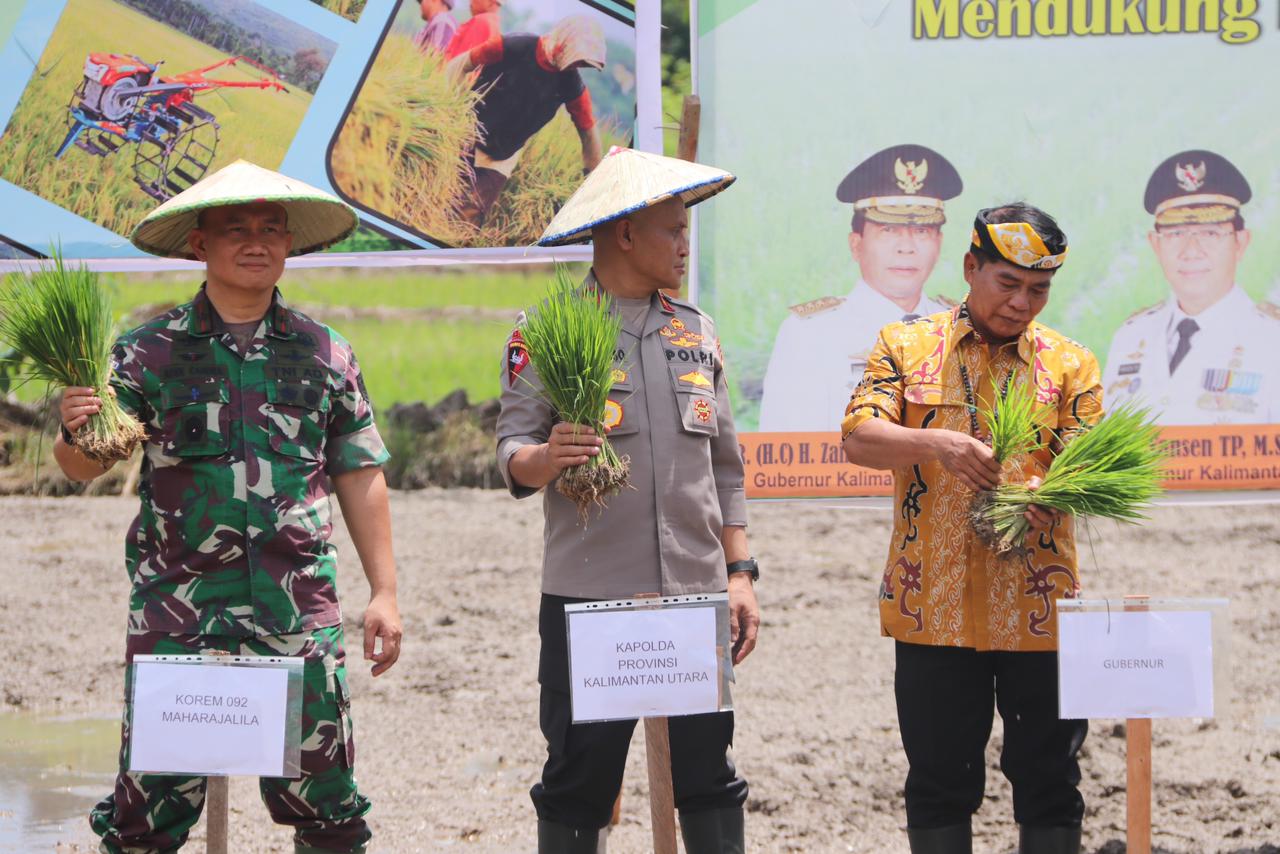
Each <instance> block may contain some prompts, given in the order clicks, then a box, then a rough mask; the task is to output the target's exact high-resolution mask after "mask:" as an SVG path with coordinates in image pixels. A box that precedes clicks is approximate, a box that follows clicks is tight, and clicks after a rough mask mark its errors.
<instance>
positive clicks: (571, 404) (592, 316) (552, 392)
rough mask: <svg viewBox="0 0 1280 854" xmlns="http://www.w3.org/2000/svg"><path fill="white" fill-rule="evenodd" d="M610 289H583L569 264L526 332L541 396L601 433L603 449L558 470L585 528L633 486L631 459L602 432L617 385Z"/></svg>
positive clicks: (530, 316) (561, 413) (617, 321)
mask: <svg viewBox="0 0 1280 854" xmlns="http://www.w3.org/2000/svg"><path fill="white" fill-rule="evenodd" d="M611 305H612V300H611V299H610V298H609V296H608V295H607V294H604V293H600V294H596V293H593V292H587V291H584V290H583V289H582V288H580V287H579V286H578V285H577V284H576V283H575V282H574V281H573V279H572V278H571V277H570V275H569V272H568V270H566V269H565V268H564V267H561V266H557V267H556V280H555V282H554V283H553V284H552V286H551V288H550V289H549V292H548V294H547V298H546V299H545V300H543V301H542V302H541V303H539V304H538V305H537V306H536V307H534V308H531V309H529V311H528V312H527V313H526V317H525V323H524V326H522V327H521V330H520V332H521V335H523V336H524V340H525V343H526V344H528V346H529V361H530V362H531V363H532V364H533V367H534V370H536V371H537V372H538V378H539V379H540V380H541V381H542V391H541V394H542V397H543V399H544V400H545V401H546V402H547V403H548V404H549V405H550V406H551V408H552V409H553V410H555V413H556V417H557V418H559V419H560V420H561V421H565V422H568V423H570V424H581V425H584V426H587V427H591V428H593V429H594V430H595V431H596V433H597V435H599V436H600V437H601V438H603V440H604V443H603V444H602V445H601V446H600V453H599V454H597V455H596V456H594V457H591V458H590V459H588V460H587V462H585V463H583V464H582V465H578V466H573V467H572V468H568V469H565V470H564V471H563V472H561V474H560V477H559V479H558V481H557V483H556V489H557V490H558V491H559V492H560V494H561V495H563V496H564V497H566V498H568V499H569V500H570V501H572V502H574V503H575V504H576V505H577V506H578V512H579V513H580V514H581V516H582V522H583V524H584V525H585V524H586V521H587V511H588V510H589V509H590V508H591V506H592V505H593V504H594V505H596V506H598V507H601V508H603V507H605V506H606V500H607V499H608V498H609V496H611V495H614V494H615V493H617V492H618V491H619V490H621V489H622V488H623V487H624V486H627V485H628V484H629V482H630V481H629V473H630V469H631V466H630V460H629V459H628V458H626V457H619V456H618V454H617V452H616V451H614V449H613V446H612V445H611V444H609V439H608V437H607V436H605V428H604V418H605V403H606V402H607V401H608V399H609V390H610V389H611V388H612V387H613V356H614V351H615V350H616V348H617V346H618V333H619V332H621V330H622V320H621V318H619V317H618V315H616V314H614V313H613V312H611V311H610V310H609V309H610V306H611Z"/></svg>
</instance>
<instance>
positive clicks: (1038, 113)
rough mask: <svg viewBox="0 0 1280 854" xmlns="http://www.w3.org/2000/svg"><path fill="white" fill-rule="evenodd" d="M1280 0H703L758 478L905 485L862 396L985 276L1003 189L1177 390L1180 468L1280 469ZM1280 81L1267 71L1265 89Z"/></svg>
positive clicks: (1093, 312) (1140, 387) (714, 297)
mask: <svg viewBox="0 0 1280 854" xmlns="http://www.w3.org/2000/svg"><path fill="white" fill-rule="evenodd" d="M1278 12H1280V10H1278V9H1277V2H1276V0H1263V2H1259V1H1258V0H812V2H807V3H803V4H799V3H792V2H787V0H701V2H700V20H699V22H698V28H699V38H698V42H697V44H698V61H697V67H698V69H699V70H698V87H699V92H700V94H701V96H702V103H703V110H702V121H703V124H702V136H701V150H700V155H701V157H702V158H703V159H705V160H706V161H708V162H711V163H715V164H716V165H718V166H722V167H724V168H727V169H729V170H731V171H733V172H735V173H736V174H737V175H738V177H739V181H738V183H737V184H736V185H735V186H734V188H733V189H731V190H730V191H729V192H728V193H726V194H725V195H724V196H722V197H720V198H718V199H716V200H715V201H714V202H711V203H709V204H707V205H703V206H701V207H699V208H698V218H699V226H700V256H699V297H700V302H701V304H702V305H704V306H705V307H707V308H708V310H709V311H711V313H712V314H714V315H715V316H716V319H717V328H718V329H720V330H722V335H723V336H724V337H723V339H722V342H721V343H722V345H723V348H724V350H725V354H726V359H727V361H728V363H729V366H730V375H731V379H732V381H733V384H734V387H733V388H732V392H733V395H734V397H733V404H734V408H735V414H736V416H737V419H738V427H739V430H740V432H741V434H742V436H743V439H742V441H743V447H744V453H745V458H746V462H747V472H748V490H749V493H748V494H749V495H751V496H753V497H787V496H852V495H878V494H888V493H890V492H891V491H892V476H891V473H889V472H876V471H868V470H860V469H857V468H855V467H853V466H850V465H848V464H847V463H845V462H844V461H843V454H842V452H841V451H840V447H839V445H840V436H839V424H840V420H841V417H842V415H843V413H844V408H845V405H846V404H847V403H848V401H849V397H850V394H851V392H852V390H853V388H854V386H855V385H856V384H857V382H858V380H859V378H860V377H861V375H862V372H863V368H864V366H865V364H866V360H867V356H868V353H869V351H870V349H871V347H872V345H873V343H874V342H875V340H876V335H877V331H878V330H879V329H880V328H881V327H882V326H884V325H885V324H888V323H892V322H895V321H899V320H906V319H910V318H912V317H914V316H918V315H926V314H931V313H934V312H937V311H941V310H945V309H947V308H948V307H950V306H954V305H955V304H957V303H958V302H960V301H963V300H964V298H965V295H966V291H967V287H966V285H965V282H964V279H963V277H962V258H963V256H964V253H965V251H966V249H967V247H968V245H969V241H970V235H971V228H972V223H973V218H974V215H975V213H976V212H977V211H978V210H979V209H981V208H986V207H993V206H996V205H998V204H1000V203H1002V202H1008V201H1015V200H1025V201H1028V202H1030V203H1032V204H1035V205H1037V206H1038V207H1041V208H1043V209H1045V210H1047V211H1048V212H1049V213H1051V214H1053V215H1054V216H1055V217H1056V218H1057V219H1058V221H1059V223H1060V224H1061V225H1062V226H1063V229H1064V230H1065V231H1066V233H1067V235H1068V238H1069V242H1070V253H1069V255H1068V257H1067V260H1066V264H1065V266H1063V268H1062V269H1061V270H1060V271H1059V272H1058V273H1057V274H1056V275H1055V277H1054V280H1053V285H1052V290H1051V296H1050V299H1049V303H1048V307H1047V308H1046V309H1045V310H1044V311H1043V313H1042V314H1041V315H1040V316H1039V318H1038V319H1039V320H1040V321H1041V322H1043V323H1046V324H1047V325H1049V326H1051V327H1053V328H1055V329H1057V330H1059V331H1061V332H1063V333H1065V334H1066V335H1069V336H1071V337H1073V338H1075V339H1077V340H1079V341H1080V342H1082V343H1083V344H1085V345H1086V346H1088V347H1089V348H1090V349H1091V350H1092V351H1093V352H1094V353H1095V354H1096V355H1097V357H1098V359H1099V361H1100V362H1101V363H1102V365H1103V385H1104V388H1105V399H1106V403H1107V404H1108V405H1110V404H1114V403H1116V402H1119V401H1122V400H1126V399H1140V400H1142V401H1144V402H1145V403H1147V404H1149V405H1150V406H1152V408H1153V409H1155V410H1156V411H1158V412H1159V413H1160V419H1161V423H1162V424H1164V425H1167V431H1166V438H1169V439H1172V440H1174V441H1175V447H1176V451H1177V456H1176V458H1175V462H1174V465H1173V466H1172V468H1171V472H1170V481H1169V484H1168V485H1169V486H1170V487H1171V488H1179V489H1248V488H1269V489H1276V488H1280V308H1277V306H1276V305H1275V302H1276V301H1280V239H1277V238H1278V237H1280V157H1278V156H1277V152H1278V151H1280V122H1278V121H1277V118H1276V115H1275V111H1274V110H1270V109H1267V108H1266V107H1265V105H1264V103H1263V101H1261V100H1258V96H1257V95H1256V92H1260V91H1262V90H1257V89H1256V87H1257V86H1259V85H1262V84H1261V83H1260V81H1267V80H1273V79H1275V78H1276V76H1277V74H1280V29H1278V26H1280V25H1278ZM1250 93H1255V94H1250Z"/></svg>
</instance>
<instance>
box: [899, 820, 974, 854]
mask: <svg viewBox="0 0 1280 854" xmlns="http://www.w3.org/2000/svg"><path fill="white" fill-rule="evenodd" d="M907 841H908V842H909V843H910V844H911V854H973V831H972V830H970V829H969V823H968V822H965V823H964V824H952V825H948V826H947V827H928V828H920V827H908V828H907Z"/></svg>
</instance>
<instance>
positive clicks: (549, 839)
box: [538, 819, 600, 854]
mask: <svg viewBox="0 0 1280 854" xmlns="http://www.w3.org/2000/svg"><path fill="white" fill-rule="evenodd" d="M599 839H600V831H598V830H574V829H573V828H572V827H565V826H564V825H563V824H555V823H554V822H550V821H542V820H541V819H539V820H538V854H597V850H596V845H597V843H598V841H599Z"/></svg>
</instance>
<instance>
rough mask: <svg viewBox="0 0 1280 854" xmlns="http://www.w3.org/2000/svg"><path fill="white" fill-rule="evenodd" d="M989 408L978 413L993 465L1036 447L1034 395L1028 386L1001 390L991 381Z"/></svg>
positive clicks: (1010, 384) (1011, 386) (1010, 385)
mask: <svg viewBox="0 0 1280 854" xmlns="http://www.w3.org/2000/svg"><path fill="white" fill-rule="evenodd" d="M991 391H992V394H991V401H992V402H991V408H990V409H989V410H987V411H985V412H983V413H982V420H983V423H984V424H986V426H987V435H989V436H990V437H991V452H992V453H993V454H995V457H996V462H998V463H1000V464H1001V465H1003V464H1004V463H1005V462H1006V461H1008V460H1012V459H1014V458H1015V457H1020V456H1022V455H1024V454H1029V453H1031V452H1032V451H1036V450H1039V448H1040V444H1041V443H1040V424H1039V419H1037V418H1036V393H1035V390H1034V389H1033V388H1032V387H1031V384H1030V383H1025V382H1023V383H1008V384H1007V385H1006V387H1005V388H1004V389H1003V390H1001V389H1000V388H999V387H998V386H997V384H996V382H995V380H994V379H993V380H992V381H991Z"/></svg>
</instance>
